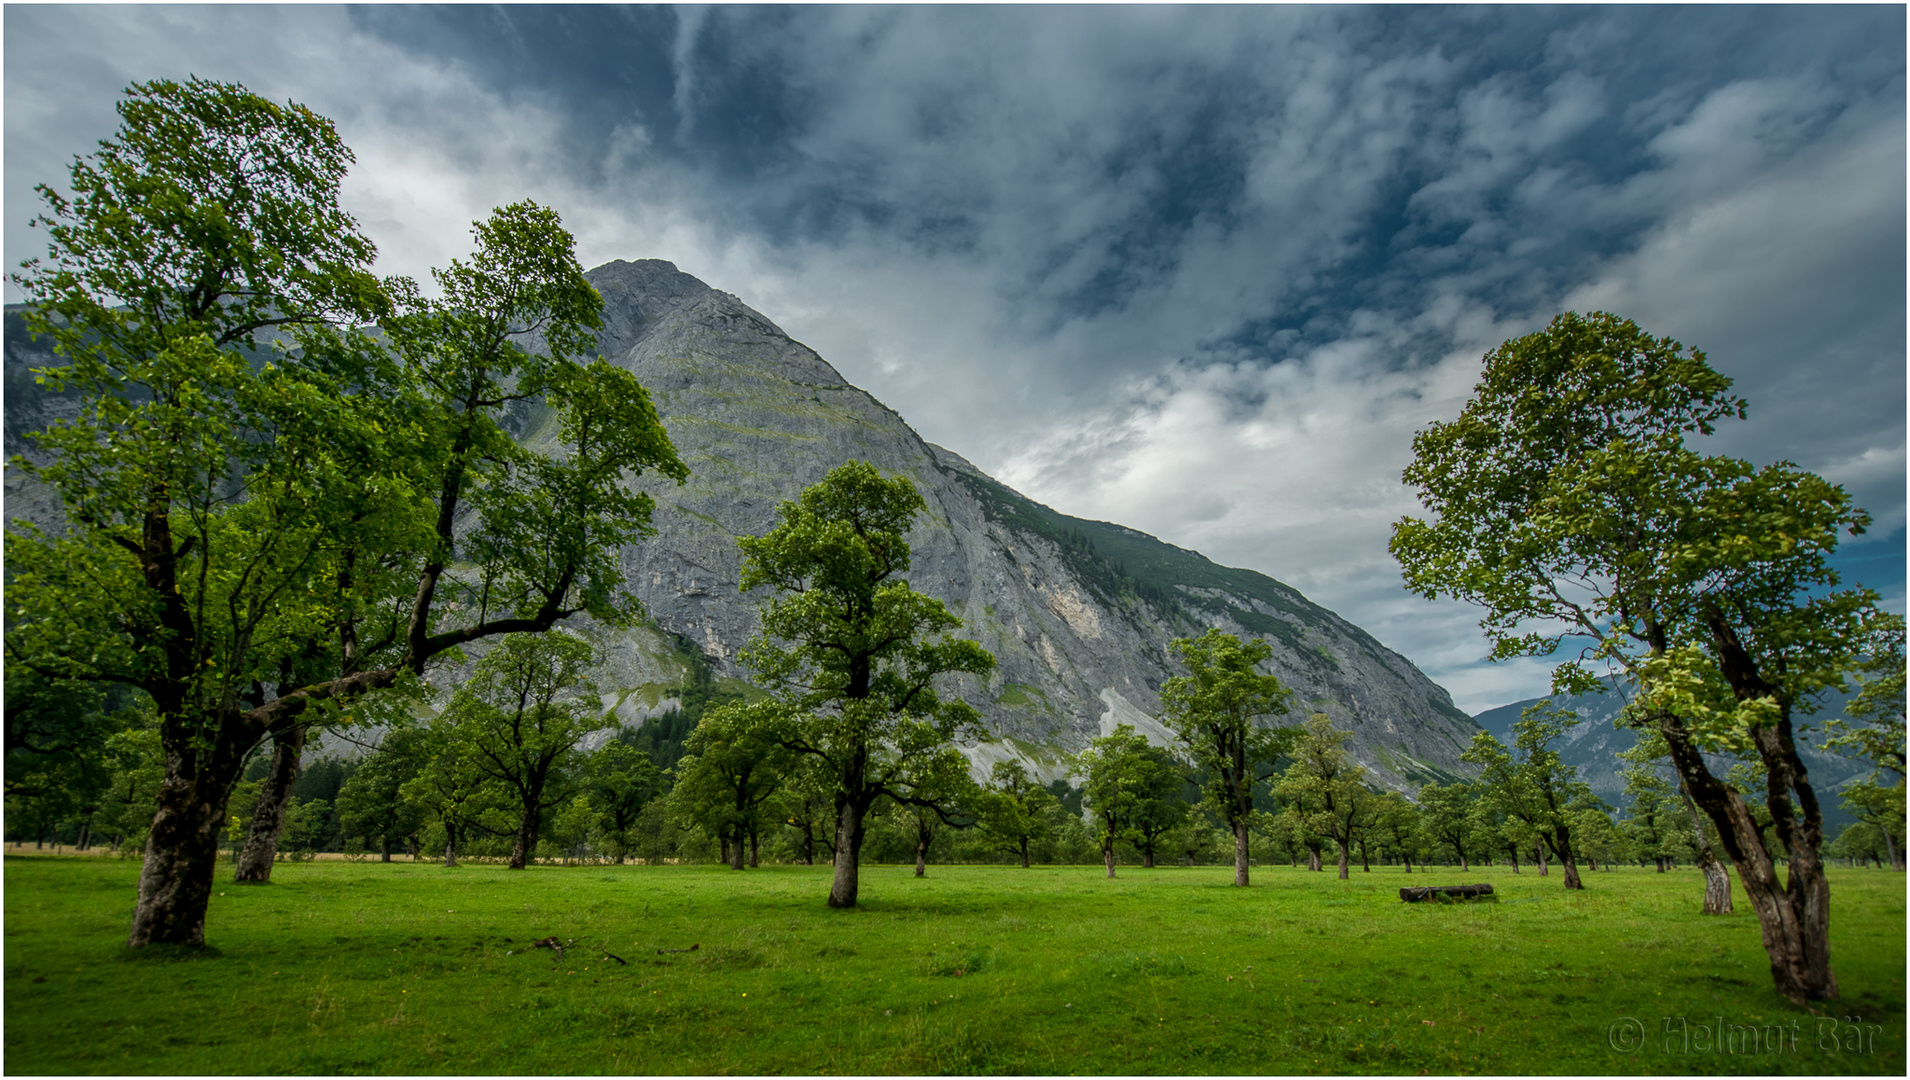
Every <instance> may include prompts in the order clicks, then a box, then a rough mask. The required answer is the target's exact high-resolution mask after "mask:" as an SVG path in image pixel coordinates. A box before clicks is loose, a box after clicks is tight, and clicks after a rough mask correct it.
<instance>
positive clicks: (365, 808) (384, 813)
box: [335, 725, 432, 860]
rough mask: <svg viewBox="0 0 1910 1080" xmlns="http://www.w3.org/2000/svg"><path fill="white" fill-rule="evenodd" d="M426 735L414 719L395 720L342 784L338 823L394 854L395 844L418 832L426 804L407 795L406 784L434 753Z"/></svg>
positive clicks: (386, 854)
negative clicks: (403, 722) (407, 722)
mask: <svg viewBox="0 0 1910 1080" xmlns="http://www.w3.org/2000/svg"><path fill="white" fill-rule="evenodd" d="M431 749H432V747H431V743H430V740H428V739H427V737H426V735H425V734H424V733H423V732H421V731H419V730H418V729H417V728H415V727H412V726H410V725H397V726H393V727H391V728H390V729H388V730H387V731H386V732H385V735H384V738H382V739H381V740H379V743H378V748H377V749H376V750H374V751H372V752H371V753H370V754H368V755H367V756H366V757H365V758H364V760H363V761H361V762H360V763H359V766H358V768H357V769H356V770H354V771H353V772H352V774H351V776H350V777H349V778H348V779H346V781H345V782H344V784H343V785H342V786H341V787H340V788H339V790H338V801H337V803H336V804H335V810H336V812H337V816H338V823H339V828H340V829H341V831H342V832H343V833H344V835H346V836H349V837H362V838H363V839H364V840H365V841H366V842H367V843H368V844H376V845H377V847H378V849H379V851H380V853H381V854H382V855H383V856H384V857H385V858H386V859H387V860H389V859H390V857H391V849H392V846H393V845H394V844H396V843H397V842H398V841H399V840H401V839H403V838H404V837H407V836H415V835H416V834H417V832H418V829H419V827H420V826H421V825H422V824H423V807H422V806H421V805H420V804H419V803H417V802H414V801H413V800H411V799H407V798H406V797H405V795H404V791H403V789H404V786H405V784H407V783H408V782H410V781H412V780H413V779H414V778H416V777H417V776H418V774H419V773H420V772H421V771H422V770H423V769H424V768H425V766H426V764H427V763H428V762H429V761H430V758H431V753H430V751H431Z"/></svg>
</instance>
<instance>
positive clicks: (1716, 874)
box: [1678, 777, 1731, 915]
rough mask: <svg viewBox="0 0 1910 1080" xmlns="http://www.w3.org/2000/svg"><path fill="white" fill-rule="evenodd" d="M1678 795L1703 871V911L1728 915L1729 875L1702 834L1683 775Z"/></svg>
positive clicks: (1694, 806)
mask: <svg viewBox="0 0 1910 1080" xmlns="http://www.w3.org/2000/svg"><path fill="white" fill-rule="evenodd" d="M1678 795H1679V796H1680V797H1681V798H1683V799H1684V803H1685V810H1686V811H1688V812H1689V813H1690V815H1691V835H1692V838H1693V839H1694V840H1696V841H1697V847H1698V869H1700V870H1702V871H1704V913H1705V914H1706V915H1729V914H1731V875H1730V873H1729V872H1727V871H1726V870H1725V869H1724V864H1723V863H1721V862H1719V861H1718V857H1717V855H1716V854H1715V853H1713V852H1712V850H1711V840H1710V839H1709V838H1708V837H1706V836H1705V835H1704V824H1703V823H1702V822H1700V821H1699V820H1698V804H1697V803H1695V802H1692V801H1691V792H1690V791H1689V790H1688V789H1687V788H1686V787H1685V782H1684V778H1683V777H1679V778H1678Z"/></svg>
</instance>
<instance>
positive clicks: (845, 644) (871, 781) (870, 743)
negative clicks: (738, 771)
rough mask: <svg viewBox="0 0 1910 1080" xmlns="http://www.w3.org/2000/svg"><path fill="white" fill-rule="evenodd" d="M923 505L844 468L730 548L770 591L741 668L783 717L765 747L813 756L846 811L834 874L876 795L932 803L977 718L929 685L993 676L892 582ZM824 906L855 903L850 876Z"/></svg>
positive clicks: (934, 613)
mask: <svg viewBox="0 0 1910 1080" xmlns="http://www.w3.org/2000/svg"><path fill="white" fill-rule="evenodd" d="M923 508H924V503H923V502H922V496H921V494H920V493H919V492H917V491H916V490H915V485H914V484H912V483H910V482H909V480H908V478H907V477H896V478H894V479H884V478H883V477H882V476H881V474H880V473H878V472H877V471H876V470H875V468H874V467H873V466H871V465H869V464H868V463H867V462H860V461H852V462H849V463H847V464H845V465H842V466H839V467H837V468H836V469H834V470H833V471H831V472H830V473H829V474H828V475H827V476H825V477H824V478H823V479H822V480H821V481H819V482H818V483H816V484H814V485H811V486H810V487H809V488H807V489H805V490H804V491H803V492H802V494H801V496H800V497H798V498H797V499H796V500H794V501H790V502H785V503H783V504H782V505H781V506H780V507H778V508H777V518H778V524H777V526H776V528H774V529H773V530H771V531H770V532H769V533H768V534H767V535H764V536H761V537H741V538H739V539H738V540H737V545H738V546H739V547H740V548H741V549H742V552H743V573H742V581H741V588H742V590H743V591H744V592H749V591H751V590H753V589H758V588H768V589H772V590H774V595H773V596H772V597H771V598H770V599H769V600H768V601H767V602H766V603H764V605H763V607H762V609H761V625H762V632H761V633H760V634H759V635H758V636H757V637H756V638H755V639H753V640H752V641H751V643H750V645H749V647H748V648H747V649H745V650H744V652H743V654H742V659H743V662H744V663H746V664H748V665H749V666H750V667H751V668H753V669H755V671H756V672H757V678H758V681H759V682H760V683H761V685H762V686H763V687H764V688H765V689H767V690H769V691H770V692H771V694H773V695H774V696H775V698H776V701H777V704H778V706H779V707H780V709H781V714H780V715H781V724H780V726H779V727H778V728H777V731H776V734H775V735H774V739H775V740H776V741H777V742H778V743H780V744H781V745H783V746H785V747H787V748H789V749H790V750H793V751H795V752H797V753H801V754H806V755H810V756H813V757H815V758H818V759H820V760H821V762H822V763H823V767H824V769H825V770H826V771H827V772H828V773H829V774H830V776H831V778H832V780H833V786H834V788H835V791H836V805H837V808H838V815H839V817H844V815H846V817H844V823H843V829H844V830H845V833H846V835H844V836H843V837H842V838H841V839H839V841H838V845H837V859H838V866H839V867H841V866H843V864H844V863H845V862H846V863H847V864H849V865H850V866H852V865H853V863H854V859H855V856H856V853H857V852H858V851H859V849H860V845H861V825H860V821H861V818H862V816H863V815H864V814H866V813H867V812H868V811H869V809H870V808H871V807H872V806H873V805H874V804H875V801H876V800H877V799H879V798H884V797H886V798H890V799H893V800H895V801H896V802H899V803H904V804H909V805H925V804H932V803H934V802H935V801H936V800H935V798H934V796H933V794H932V793H931V792H930V790H929V786H930V785H929V781H928V778H929V777H930V776H932V775H933V774H934V772H935V768H934V761H935V759H936V757H937V755H938V754H939V753H940V752H941V750H942V749H943V748H944V747H946V746H947V745H948V744H949V743H950V742H951V741H952V740H953V739H954V738H955V737H956V736H957V735H958V734H961V733H964V732H976V731H977V723H978V720H979V716H978V714H977V713H976V712H975V710H974V708H973V707H972V706H970V705H969V704H968V703H967V702H965V701H962V700H960V699H959V698H949V699H944V698H943V697H942V696H941V694H940V693H939V692H938V690H937V684H938V683H946V681H947V680H948V678H949V677H950V676H956V675H974V676H980V675H986V674H987V673H988V672H989V671H991V670H993V668H994V666H995V659H994V657H993V656H991V655H989V653H988V651H987V650H985V649H983V648H982V647H981V646H980V645H977V644H976V643H975V642H973V641H965V640H961V639H958V638H952V637H949V636H948V635H949V634H951V633H952V632H953V631H955V630H957V629H959V628H960V626H961V621H960V620H959V619H957V618H955V616H953V615H951V614H950V613H949V612H948V609H947V608H946V607H944V606H943V604H942V602H941V601H939V600H936V599H934V598H933V597H930V596H927V595H924V594H922V593H918V592H915V591H914V590H913V589H911V588H910V587H909V584H908V582H907V581H906V580H903V579H902V577H901V575H903V574H905V573H907V571H908V569H909V564H910V553H909V545H908V542H907V540H906V539H905V538H904V537H905V534H906V533H907V531H908V528H909V525H910V522H911V521H912V520H913V519H914V517H915V515H916V514H917V513H920V512H921V511H922V509H923ZM845 890H847V891H846V893H845ZM831 902H832V903H836V904H838V905H842V906H848V905H853V904H854V902H855V900H854V895H853V879H852V878H851V879H850V880H848V881H846V882H843V883H839V885H838V889H837V893H836V894H832V901H831Z"/></svg>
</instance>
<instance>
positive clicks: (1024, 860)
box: [1021, 836, 1028, 870]
mask: <svg viewBox="0 0 1910 1080" xmlns="http://www.w3.org/2000/svg"><path fill="white" fill-rule="evenodd" d="M1021 868H1022V869H1023V870H1026V869H1028V838H1027V837H1025V836H1024V837H1022V838H1021Z"/></svg>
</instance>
